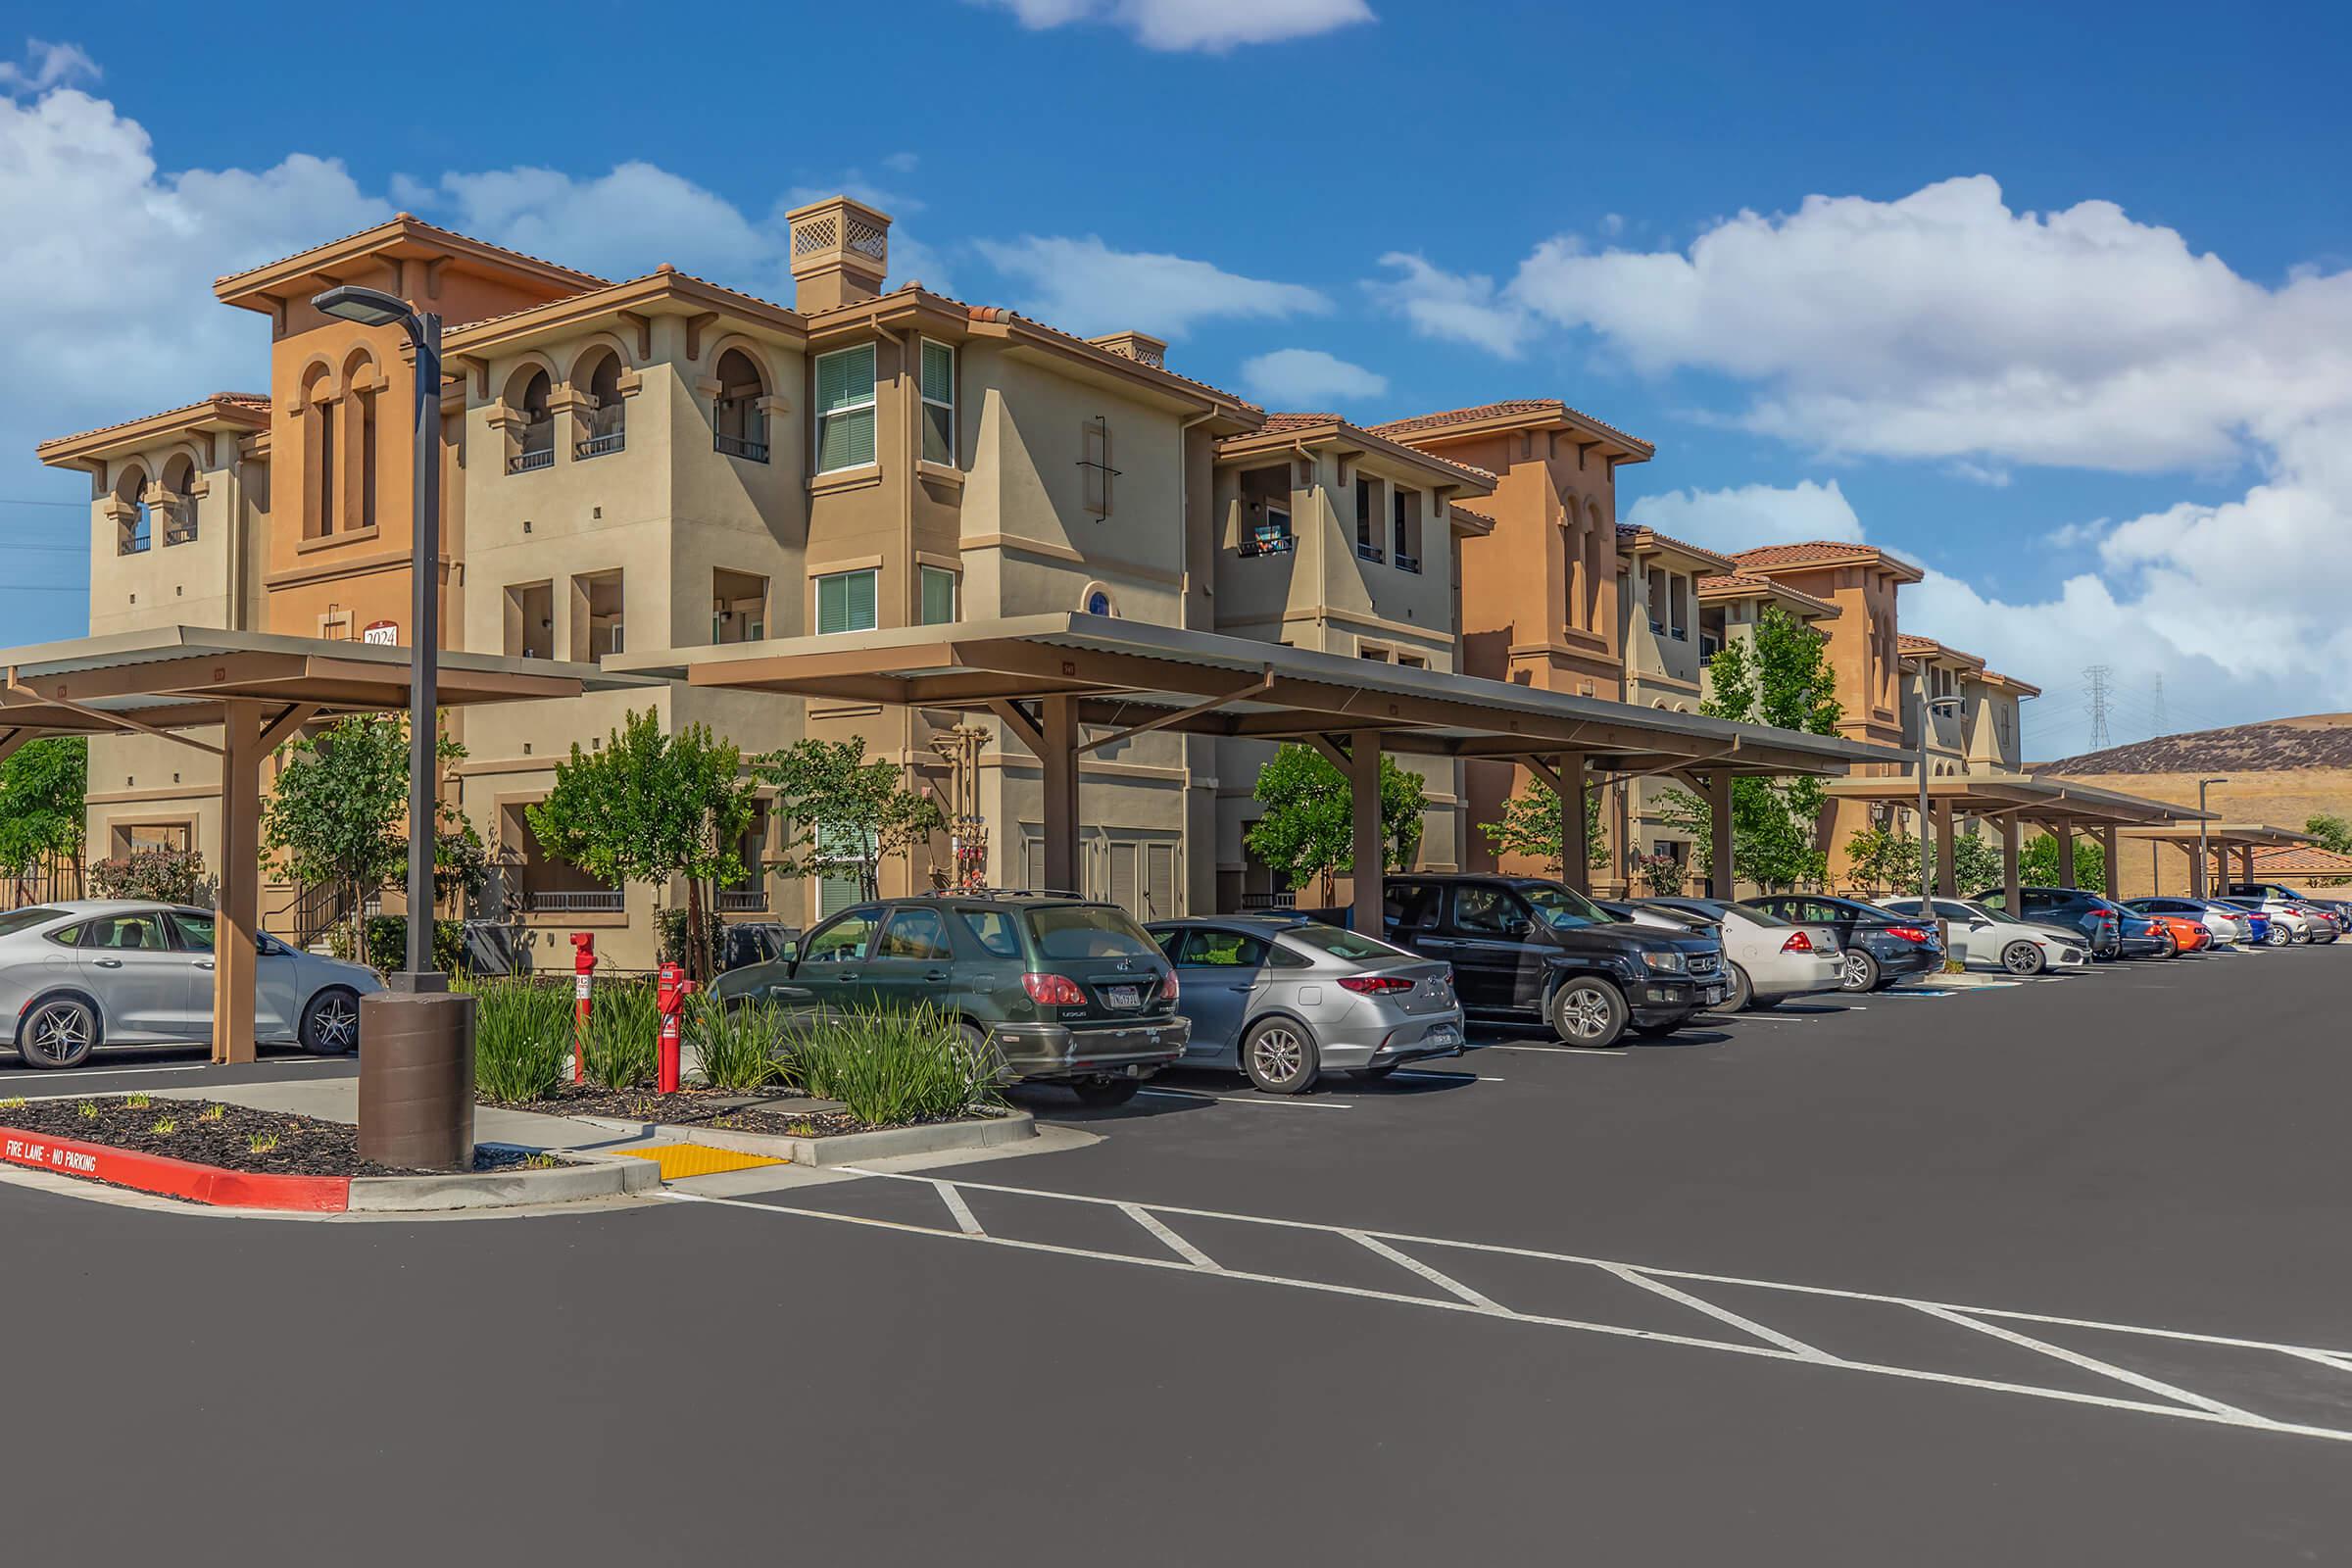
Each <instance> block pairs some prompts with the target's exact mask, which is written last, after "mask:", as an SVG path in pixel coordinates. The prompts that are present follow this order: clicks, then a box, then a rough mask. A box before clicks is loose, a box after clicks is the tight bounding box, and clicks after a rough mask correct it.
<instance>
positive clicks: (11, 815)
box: [0, 735, 90, 877]
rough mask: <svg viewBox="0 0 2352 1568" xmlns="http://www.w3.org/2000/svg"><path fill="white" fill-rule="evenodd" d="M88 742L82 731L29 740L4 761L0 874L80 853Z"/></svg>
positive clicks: (26, 871)
mask: <svg viewBox="0 0 2352 1568" xmlns="http://www.w3.org/2000/svg"><path fill="white" fill-rule="evenodd" d="M89 784H90V747H89V743H88V742H87V741H85V740H83V739H82V738H81V737H80V736H78V735H61V736H54V737H51V738H49V739H45V740H37V741H26V742H25V744H24V745H23V746H20V747H18V748H17V750H16V753H15V754H14V755H13V756H11V757H10V758H9V759H8V760H6V761H0V874H4V875H7V876H12V877H25V876H30V875H31V874H32V873H33V872H35V871H37V870H39V869H40V868H41V867H42V866H44V865H48V864H52V863H54V862H56V861H59V860H73V861H78V860H79V859H80V858H81V846H82V823H83V819H84V814H85V812H86V811H87V809H88V807H87V800H88V796H89Z"/></svg>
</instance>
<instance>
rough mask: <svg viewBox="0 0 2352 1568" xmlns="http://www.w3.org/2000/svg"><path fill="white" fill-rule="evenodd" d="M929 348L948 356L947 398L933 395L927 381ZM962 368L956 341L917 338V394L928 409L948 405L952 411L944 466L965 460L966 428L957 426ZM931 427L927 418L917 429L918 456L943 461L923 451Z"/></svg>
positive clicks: (915, 382)
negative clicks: (926, 371) (957, 403)
mask: <svg viewBox="0 0 2352 1568" xmlns="http://www.w3.org/2000/svg"><path fill="white" fill-rule="evenodd" d="M927 349H941V350H944V351H945V352H946V354H947V356H948V396H947V400H946V401H945V402H942V401H941V400H939V399H938V398H935V397H933V396H932V395H931V394H930V392H929V390H928V389H927V388H926V387H925V385H924V377H923V358H924V351H925V350H927ZM962 371H963V367H962V365H960V364H959V363H958V356H957V354H956V345H955V344H953V343H942V342H941V341H940V340H939V339H937V338H935V337H923V338H917V339H916V340H915V350H914V390H915V395H916V396H917V397H918V398H919V399H921V401H922V405H923V407H924V408H926V409H945V410H947V411H948V456H947V459H946V461H945V463H944V465H942V466H946V467H950V468H953V467H955V466H957V465H958V464H960V463H961V462H962V461H963V451H962V437H963V432H962V430H961V429H959V428H958V427H957V422H956V394H957V393H958V392H960V391H961V390H962V388H961V386H960V385H959V381H960V377H961V375H962ZM928 430H929V424H928V422H927V421H926V423H925V426H924V428H923V429H922V430H918V431H916V432H915V449H914V450H915V456H916V457H917V458H918V459H919V460H920V461H922V462H924V463H932V464H938V463H940V462H941V460H939V459H937V458H926V457H923V455H922V452H923V449H922V441H923V438H924V435H925V434H926V433H927V432H928Z"/></svg>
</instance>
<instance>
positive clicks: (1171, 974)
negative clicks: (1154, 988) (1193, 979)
mask: <svg viewBox="0 0 2352 1568" xmlns="http://www.w3.org/2000/svg"><path fill="white" fill-rule="evenodd" d="M1176 992H1177V987H1176V971H1175V970H1173V969H1170V970H1169V971H1168V1005H1170V1006H1174V1005H1176Z"/></svg>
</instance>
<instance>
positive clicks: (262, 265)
mask: <svg viewBox="0 0 2352 1568" xmlns="http://www.w3.org/2000/svg"><path fill="white" fill-rule="evenodd" d="M395 223H399V224H403V225H405V226H407V227H410V228H417V229H422V230H424V231H425V232H426V233H429V234H441V235H445V236H447V237H448V238H450V239H456V240H464V241H465V242H466V244H468V245H478V246H480V247H481V248H482V249H483V250H486V251H496V252H498V253H499V254H500V255H501V256H512V257H514V258H515V260H516V261H518V262H528V263H530V264H531V265H532V266H533V267H545V268H549V269H552V270H555V271H559V272H569V273H571V274H572V275H573V276H574V277H585V278H591V279H594V280H595V281H597V282H599V283H602V282H604V281H606V280H605V279H604V278H601V277H597V275H596V274H595V273H594V272H583V271H581V270H579V269H578V268H576V267H566V266H564V264H563V263H562V262H551V261H549V260H548V259H547V258H546V257H544V256H533V255H531V254H530V253H529V252H527V251H518V250H515V248H514V247H512V246H508V245H494V244H492V243H491V242H490V241H489V240H486V239H476V238H474V237H473V236H472V235H471V234H461V233H460V232H458V231H457V230H456V229H454V228H444V227H442V226H441V225H440V224H439V223H428V222H426V221H424V220H423V219H421V218H418V217H417V215H416V214H415V213H394V214H393V215H392V216H391V217H390V218H387V219H382V220H379V221H376V222H373V223H369V224H368V226H367V227H365V228H358V229H354V230H352V231H351V232H350V233H348V234H345V235H343V236H342V237H341V238H339V239H329V240H320V241H319V243H318V244H316V245H305V246H304V247H303V248H302V249H301V250H298V251H296V252H295V253H294V254H293V255H291V256H280V257H279V258H278V259H277V260H276V261H273V262H257V263H255V264H254V265H253V266H251V267H240V268H238V269H237V270H235V271H233V272H222V273H221V275H220V276H219V277H216V278H214V279H213V286H214V287H215V288H219V287H220V286H221V284H223V283H225V282H227V281H229V280H230V279H231V278H238V277H243V276H245V275H246V274H248V273H251V272H267V271H269V270H270V269H271V268H273V267H283V266H285V265H286V264H287V263H288V262H295V261H300V260H301V259H302V258H303V257H305V256H308V255H310V254H311V253H312V252H313V251H327V250H333V249H334V248H335V247H336V246H338V245H348V244H350V243H351V242H352V241H353V240H355V239H360V238H363V237H365V236H366V235H368V234H372V233H374V232H375V231H376V230H377V229H379V228H389V227H391V226H392V225H393V224H395Z"/></svg>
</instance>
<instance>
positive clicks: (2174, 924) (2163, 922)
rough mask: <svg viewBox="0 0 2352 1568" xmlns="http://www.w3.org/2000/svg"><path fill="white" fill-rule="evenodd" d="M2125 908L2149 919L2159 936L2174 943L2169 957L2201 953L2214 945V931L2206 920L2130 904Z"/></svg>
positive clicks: (2128, 912)
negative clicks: (2208, 927) (2206, 923)
mask: <svg viewBox="0 0 2352 1568" xmlns="http://www.w3.org/2000/svg"><path fill="white" fill-rule="evenodd" d="M2124 910H2125V912H2126V913H2127V914H2135V915H2137V916H2139V918H2141V919H2143V920H2145V921H2147V922H2148V924H2149V925H2151V926H2153V927H2154V928H2155V929H2156V932H2157V934H2158V935H2159V936H2161V937H2163V938H2164V939H2165V940H2167V941H2168V942H2170V943H2171V944H2172V951H2171V952H2170V953H2168V954H2166V955H2165V956H2167V957H2174V958H2177V957H2179V956H2180V955H2182V954H2184V953H2201V952H2203V951H2204V950H2206V949H2208V948H2210V947H2212V946H2213V933H2212V932H2211V931H2208V930H2206V929H2205V922H2203V921H2202V920H2199V919H2196V918H2195V917H2193V916H2191V915H2185V914H2168V913H2166V912H2165V911H2163V910H2161V909H2141V908H2135V907H2132V906H2131V905H2129V904H2127V905H2125V906H2124Z"/></svg>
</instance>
